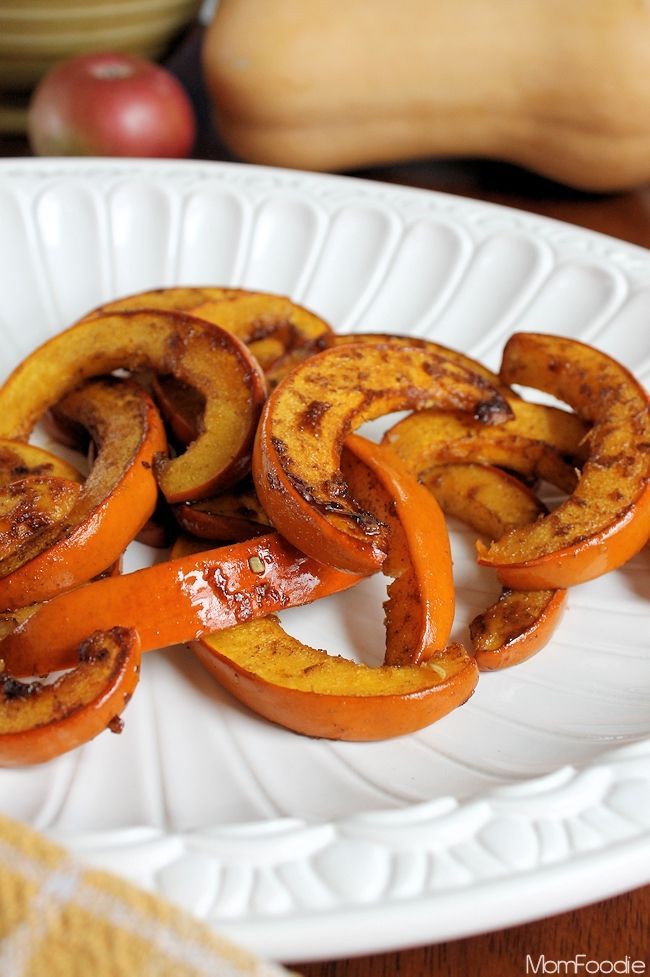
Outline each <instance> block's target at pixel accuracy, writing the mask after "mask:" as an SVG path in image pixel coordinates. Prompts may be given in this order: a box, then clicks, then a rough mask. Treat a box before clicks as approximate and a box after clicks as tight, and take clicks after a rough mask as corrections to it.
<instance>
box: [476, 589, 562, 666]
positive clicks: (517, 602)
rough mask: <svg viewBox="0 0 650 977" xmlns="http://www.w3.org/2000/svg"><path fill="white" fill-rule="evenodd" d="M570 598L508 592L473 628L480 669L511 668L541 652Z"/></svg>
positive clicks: (541, 592) (549, 592) (548, 593)
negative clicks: (567, 599)
mask: <svg viewBox="0 0 650 977" xmlns="http://www.w3.org/2000/svg"><path fill="white" fill-rule="evenodd" d="M566 597H567V592H566V590H504V591H503V593H502V594H501V596H500V597H499V599H498V600H497V601H496V603H494V604H492V605H491V606H490V607H488V608H487V610H485V611H484V612H483V613H482V614H478V615H477V616H476V617H475V618H474V620H473V621H472V622H471V624H470V628H469V633H470V638H471V641H472V647H473V649H474V655H475V657H476V662H477V664H478V666H479V668H480V669H481V670H482V671H492V670H494V669H498V668H508V667H510V666H511V665H518V664H519V663H520V662H522V661H526V660H527V659H528V658H531V657H532V656H533V655H536V654H537V652H538V651H541V650H542V648H544V647H545V646H546V645H547V644H548V642H549V641H550V639H551V638H552V636H553V634H554V632H555V629H556V628H557V626H558V624H559V623H560V618H561V616H562V613H563V611H564V608H565V606H566Z"/></svg>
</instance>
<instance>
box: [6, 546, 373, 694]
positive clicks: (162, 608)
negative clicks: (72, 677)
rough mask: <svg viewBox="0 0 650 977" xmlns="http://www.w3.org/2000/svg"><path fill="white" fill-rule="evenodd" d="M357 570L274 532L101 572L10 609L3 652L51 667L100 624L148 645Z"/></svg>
mask: <svg viewBox="0 0 650 977" xmlns="http://www.w3.org/2000/svg"><path fill="white" fill-rule="evenodd" d="M358 579H359V578H358V577H355V576H354V575H352V574H347V573H340V572H339V571H337V570H335V569H333V568H332V567H328V566H325V565H323V564H322V563H320V562H318V561H316V560H313V559H312V558H310V557H308V556H306V555H305V554H303V553H301V552H300V551H298V550H296V549H295V548H294V547H293V546H292V545H291V544H290V543H288V542H286V540H284V539H282V537H281V536H279V535H277V534H276V533H268V534H266V535H265V536H258V537H257V538H256V539H253V540H247V541H246V542H243V543H234V544H231V545H230V546H224V547H221V548H217V549H211V550H206V551H205V552H203V553H199V554H196V555H190V556H185V557H181V558H179V559H175V560H168V561H165V562H162V563H157V564H155V565H154V566H150V567H145V568H144V569H142V570H136V571H135V572H133V573H127V574H122V575H121V576H119V577H111V578H108V579H104V580H98V581H94V582H92V583H88V584H85V585H83V586H81V587H77V588H76V589H75V590H71V591H67V592H65V593H62V594H59V595H57V596H56V597H54V598H52V599H51V600H48V601H46V602H45V603H42V604H38V605H36V606H34V607H31V608H27V609H23V610H20V609H19V610H17V611H16V612H14V613H13V614H8V615H5V618H4V621H3V626H2V628H0V636H1V637H3V640H2V642H1V644H0V656H1V657H2V658H3V659H4V662H5V666H6V670H7V672H8V673H10V674H11V675H15V676H24V675H41V674H46V673H48V672H51V671H57V670H59V669H62V668H71V667H73V665H74V663H75V655H76V649H77V648H78V646H79V644H80V643H81V642H82V641H83V640H84V638H85V637H86V635H87V634H88V633H89V632H91V631H106V630H109V629H110V628H111V627H113V626H115V625H119V626H121V627H128V628H135V629H137V631H138V634H139V636H140V644H141V648H142V651H143V652H146V651H151V650H152V649H155V648H163V647H165V646H167V645H171V644H175V643H177V642H184V641H190V640H192V639H194V638H196V637H198V636H199V635H201V634H204V633H205V632H206V631H214V630H217V629H220V628H224V627H232V626H233V625H235V624H238V623H241V622H242V621H247V620H251V619H253V618H256V617H259V616H263V615H265V614H272V613H274V612H276V611H279V610H282V609H284V608H285V607H292V606H295V605H298V604H306V603H310V602H311V601H314V600H317V599H318V598H319V597H324V596H326V595H327V594H331V593H335V592H336V591H339V590H345V589H347V588H348V587H351V586H353V585H354V584H355V583H356V582H357V581H358Z"/></svg>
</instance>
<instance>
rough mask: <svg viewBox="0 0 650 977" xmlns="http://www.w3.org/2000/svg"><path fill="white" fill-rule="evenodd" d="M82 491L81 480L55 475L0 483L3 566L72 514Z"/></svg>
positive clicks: (0, 536) (0, 539) (0, 551)
mask: <svg viewBox="0 0 650 977" xmlns="http://www.w3.org/2000/svg"><path fill="white" fill-rule="evenodd" d="M80 492H81V486H80V484H79V482H73V481H71V480H70V479H68V478H59V477H57V476H55V475H28V476H26V477H25V478H18V479H16V480H15V481H13V482H9V483H8V484H7V485H4V486H0V566H2V562H3V561H4V560H10V559H11V558H12V557H13V556H14V554H15V553H16V551H17V550H18V549H19V548H20V547H21V545H25V544H27V545H32V543H33V542H35V541H36V539H38V538H39V537H40V536H42V535H43V534H44V533H45V532H46V531H47V530H51V529H52V527H54V526H57V525H58V524H60V523H61V522H62V521H63V520H64V519H65V518H66V517H67V516H69V514H70V512H71V511H72V509H73V508H74V506H75V504H76V502H77V500H78V497H79V493H80Z"/></svg>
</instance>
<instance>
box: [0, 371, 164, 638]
mask: <svg viewBox="0 0 650 977" xmlns="http://www.w3.org/2000/svg"><path fill="white" fill-rule="evenodd" d="M60 409H61V410H62V412H63V413H64V416H67V417H70V418H71V419H72V420H74V421H75V422H76V423H79V424H83V426H84V427H85V428H86V429H87V430H88V431H89V432H90V434H91V435H92V437H93V439H94V441H95V443H96V444H97V445H98V449H99V450H98V454H97V457H96V459H95V463H94V464H93V466H92V468H91V472H90V475H89V477H88V478H87V480H86V482H85V483H84V485H83V487H82V488H81V490H80V491H79V492H78V493H77V495H76V498H75V502H74V505H73V506H72V507H71V508H70V509H69V511H68V513H67V515H66V517H65V518H63V519H62V520H59V521H57V522H55V524H54V525H52V526H50V527H49V528H47V529H44V530H43V531H41V532H40V533H38V534H32V535H30V536H29V537H27V538H26V539H24V540H23V541H22V543H21V545H19V546H17V547H15V548H14V550H13V552H12V553H10V554H8V555H6V556H5V557H4V558H3V559H0V608H2V609H3V610H10V609H13V608H16V607H22V606H24V605H26V604H31V603H34V602H36V601H41V600H47V599H48V598H50V597H52V596H54V594H56V593H58V592H60V591H62V590H67V589H68V588H70V587H73V586H76V585H77V584H80V583H85V582H86V581H87V580H90V579H91V578H92V577H94V576H96V575H97V574H98V573H101V571H102V570H105V569H106V567H108V566H109V565H110V564H111V563H113V561H114V560H116V559H117V558H118V557H119V556H120V554H121V553H122V552H123V550H124V549H126V546H127V545H128V544H129V543H130V542H131V540H132V539H133V538H134V537H135V536H136V534H137V533H138V531H139V530H140V529H141V528H142V526H143V525H144V524H145V523H146V521H147V519H148V518H149V516H150V515H151V513H152V512H153V510H154V508H155V505H156V499H157V494H158V491H157V486H156V481H155V478H154V475H153V465H154V461H155V458H156V457H157V456H158V454H159V453H160V452H162V451H165V449H166V438H165V433H164V430H163V427H162V422H161V420H160V417H159V415H158V412H157V411H156V409H155V407H154V405H153V403H152V401H151V400H150V398H149V397H148V396H147V395H146V394H145V393H144V391H142V390H141V389H140V388H139V387H136V386H135V385H133V384H131V383H128V382H127V381H124V380H118V379H116V378H106V379H104V380H96V381H93V382H91V383H89V384H88V385H86V386H85V387H80V388H79V389H77V390H76V391H73V392H72V393H71V394H69V395H68V397H67V398H66V399H65V400H64V401H63V402H62V404H61V405H60ZM113 623H115V622H113Z"/></svg>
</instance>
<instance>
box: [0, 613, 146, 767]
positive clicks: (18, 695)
mask: <svg viewBox="0 0 650 977" xmlns="http://www.w3.org/2000/svg"><path fill="white" fill-rule="evenodd" d="M77 659H78V661H77V664H76V665H75V667H74V668H73V670H72V671H71V672H68V673H66V674H65V675H62V676H60V677H59V678H57V679H56V680H55V681H54V682H52V683H49V684H46V683H44V682H39V681H33V682H27V683H25V682H19V681H17V680H16V679H15V678H12V677H11V676H9V675H7V674H5V675H3V676H0V766H5V767H8V766H22V765H26V764H34V763H43V762H44V761H46V760H51V759H52V758H53V757H56V756H59V755H60V754H61V753H66V752H67V751H68V750H73V749H74V748H75V747H77V746H81V744H82V743H86V742H88V740H91V739H93V738H94V737H95V736H97V735H98V734H99V733H101V732H102V731H103V730H104V729H107V728H108V729H111V730H112V731H113V732H119V731H120V730H121V728H122V724H121V720H120V718H119V717H120V714H121V713H122V712H123V710H124V708H125V706H126V705H127V703H128V702H129V700H130V698H131V696H132V695H133V692H134V690H135V688H136V686H137V684H138V679H139V676H140V646H139V642H138V635H137V632H136V631H129V630H126V629H124V628H111V629H110V630H109V631H107V632H105V633H100V634H93V635H91V636H90V637H88V638H86V639H85V640H84V641H83V642H82V643H81V645H80V647H79V649H78V651H77Z"/></svg>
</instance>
